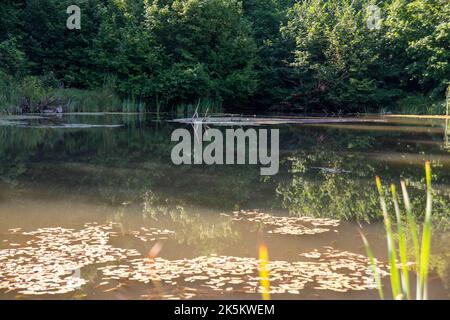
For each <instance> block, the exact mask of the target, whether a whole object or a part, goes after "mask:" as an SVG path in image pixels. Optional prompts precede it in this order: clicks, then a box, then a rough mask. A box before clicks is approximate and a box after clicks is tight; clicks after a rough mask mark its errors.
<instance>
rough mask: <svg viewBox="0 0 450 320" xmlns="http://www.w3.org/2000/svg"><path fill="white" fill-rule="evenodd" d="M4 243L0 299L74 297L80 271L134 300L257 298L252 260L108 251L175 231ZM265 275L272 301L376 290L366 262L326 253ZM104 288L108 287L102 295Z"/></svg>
mask: <svg viewBox="0 0 450 320" xmlns="http://www.w3.org/2000/svg"><path fill="white" fill-rule="evenodd" d="M232 220H234V221H253V222H259V223H262V224H264V225H265V226H267V227H268V229H269V232H272V233H279V234H280V233H281V234H296V235H298V234H314V233H322V232H326V231H329V230H330V229H331V228H336V227H337V226H339V221H337V220H331V219H315V218H309V217H300V218H297V217H276V216H271V215H268V214H265V213H260V212H258V211H239V212H235V213H234V215H233V216H232ZM9 235H10V236H12V237H13V238H14V237H15V238H14V239H15V242H19V243H12V242H8V241H7V240H5V241H7V242H4V243H3V244H2V247H0V292H4V293H8V292H17V293H19V294H22V295H48V294H66V293H70V292H74V291H76V290H78V289H80V288H81V287H82V286H83V285H86V284H87V283H88V281H87V280H86V279H83V278H82V277H81V275H80V273H79V270H81V268H83V267H87V266H91V265H93V266H94V267H95V268H96V270H98V271H99V272H100V275H101V281H100V284H99V285H97V286H96V287H95V288H96V289H98V290H102V291H103V292H108V291H112V290H118V289H120V288H122V287H125V286H128V285H129V284H133V283H135V284H141V285H144V286H145V285H148V286H149V288H150V291H148V290H147V292H149V293H148V294H147V295H141V298H163V299H189V298H193V297H196V296H203V295H206V294H235V293H236V294H244V295H245V294H259V293H260V292H261V290H262V289H261V288H260V284H259V283H260V280H261V279H260V278H259V274H258V268H259V264H260V261H259V260H258V259H257V258H253V257H235V256H220V255H215V254H211V255H203V256H198V257H194V258H189V259H188V258H185V259H179V260H168V259H164V258H162V257H154V256H150V257H147V258H146V257H144V256H143V255H142V254H141V253H140V252H138V251H137V250H136V249H124V248H119V247H115V246H113V245H112V244H111V243H110V240H111V239H112V238H115V237H122V236H132V237H134V238H137V239H139V240H142V241H144V242H148V241H153V242H156V241H159V240H164V239H168V238H169V237H171V236H175V232H174V231H171V230H167V229H158V228H150V227H141V228H140V229H139V230H137V231H127V232H124V231H123V227H122V228H121V227H120V225H119V224H115V223H107V224H97V223H87V224H85V225H84V227H83V228H81V229H79V230H76V229H67V228H61V227H57V228H40V229H37V230H35V231H31V232H23V231H22V230H21V229H20V228H17V229H10V230H9ZM17 238H20V239H19V240H24V241H17ZM5 246H6V247H5ZM378 268H379V270H378V272H379V273H381V274H385V273H386V272H385V271H383V270H384V269H385V268H384V266H382V265H381V264H378ZM267 269H268V271H269V274H270V293H272V294H300V293H301V291H302V290H303V289H305V288H311V289H316V290H332V291H336V292H347V291H350V290H366V289H371V288H374V287H375V283H374V277H373V274H372V272H373V269H372V268H371V266H370V262H369V260H368V259H367V258H366V257H365V256H363V255H359V254H355V253H351V252H348V251H340V250H336V249H334V248H332V247H324V248H323V249H321V250H320V251H319V250H314V251H312V252H305V253H302V254H300V255H299V260H298V261H283V260H274V261H269V263H268V265H267ZM77 272H78V273H77ZM106 285H107V286H108V287H109V286H111V285H112V286H113V287H110V288H108V289H102V288H105V286H106ZM152 288H163V289H164V290H161V291H159V290H153V291H152V290H151V289H152Z"/></svg>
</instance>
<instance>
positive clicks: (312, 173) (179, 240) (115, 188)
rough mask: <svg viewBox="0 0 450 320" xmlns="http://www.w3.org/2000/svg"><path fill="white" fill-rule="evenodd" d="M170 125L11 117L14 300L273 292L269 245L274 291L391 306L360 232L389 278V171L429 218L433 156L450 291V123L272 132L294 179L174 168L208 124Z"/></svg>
mask: <svg viewBox="0 0 450 320" xmlns="http://www.w3.org/2000/svg"><path fill="white" fill-rule="evenodd" d="M170 119H172V118H171V117H170V116H169V115H163V116H156V115H152V114H145V115H126V114H91V115H86V114H84V115H64V116H61V117H53V116H47V117H35V116H32V117H9V118H7V117H4V118H2V119H0V266H1V268H0V298H3V299H14V298H16V299H36V298H38V299H52V298H64V299H66V298H67V299H84V298H87V299H104V298H105V299H130V298H132V299H172V298H173V299H176V298H182V299H202V298H226V299H228V298H255V299H258V298H260V293H259V278H258V272H257V270H258V247H259V246H260V245H261V244H262V243H265V244H266V245H267V247H268V250H269V258H270V264H269V268H270V280H271V287H270V288H271V293H272V298H275V299H276V298H285V299H334V298H337V299H355V298H358V299H377V298H378V294H377V290H376V289H375V288H374V284H373V281H372V277H371V273H370V267H369V265H368V263H367V260H366V259H365V251H364V247H363V245H362V242H361V239H360V236H359V234H358V230H359V229H362V230H363V232H364V233H365V234H367V236H368V238H369V241H370V242H371V244H372V246H373V249H374V251H375V255H376V256H377V257H378V258H379V259H380V268H381V269H382V270H386V271H387V269H386V268H385V267H384V265H383V261H385V251H386V248H385V238H384V233H383V227H382V225H381V224H380V223H379V222H376V221H377V219H378V218H377V217H379V214H380V212H379V206H378V199H377V197H376V190H375V187H374V177H375V175H379V176H381V178H382V181H383V182H384V183H385V185H386V186H387V185H388V184H389V183H391V182H394V183H398V182H399V180H400V179H401V178H403V179H406V180H407V181H408V185H409V188H410V193H411V195H412V197H413V198H414V199H415V205H416V208H417V211H418V212H419V214H420V212H421V208H422V207H423V204H424V192H423V176H424V172H423V163H424V161H425V160H431V161H432V164H433V173H434V177H433V184H434V188H435V191H436V195H435V211H434V213H433V214H434V218H435V219H434V222H435V229H436V232H435V234H434V242H435V243H434V252H433V260H432V261H433V262H432V264H433V265H434V266H436V268H435V272H434V273H433V276H432V280H431V284H430V297H431V298H439V299H448V298H450V296H449V295H450V292H449V288H450V280H449V278H450V276H449V272H450V267H449V265H450V249H449V247H448V244H449V241H450V236H449V233H448V231H446V230H448V228H449V226H450V224H449V222H450V210H449V208H450V170H449V169H450V152H449V150H450V149H449V146H448V143H446V130H445V125H446V124H445V122H444V121H442V120H426V119H403V118H389V117H376V118H375V117H374V118H367V119H366V120H368V121H367V122H364V123H360V122H345V123H336V122H333V123H328V124H327V123H321V124H295V123H294V124H293V123H290V124H286V125H282V124H275V125H274V124H272V125H264V127H267V128H279V129H280V172H279V173H278V174H277V175H275V176H272V177H263V176H260V174H259V166H258V165H226V166H225V165H222V166H206V165H195V166H194V165H192V166H184V165H183V166H175V165H173V164H172V163H171V160H170V152H171V148H172V147H173V145H174V143H171V142H170V135H171V133H172V131H173V130H174V129H176V128H178V127H183V128H187V129H190V130H192V128H191V126H190V125H186V124H177V123H174V122H169V121H166V120H170ZM221 129H222V130H223V129H224V127H221ZM447 141H448V140H447ZM312 217H314V218H312ZM368 221H372V222H371V223H370V224H368V223H367V222H368ZM378 221H379V219H378ZM384 282H385V283H386V284H387V283H388V277H385V278H384ZM386 291H387V290H386Z"/></svg>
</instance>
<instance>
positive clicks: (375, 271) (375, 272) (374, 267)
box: [360, 232, 384, 300]
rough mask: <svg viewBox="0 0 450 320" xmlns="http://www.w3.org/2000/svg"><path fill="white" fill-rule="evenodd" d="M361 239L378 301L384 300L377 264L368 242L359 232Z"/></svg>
mask: <svg viewBox="0 0 450 320" xmlns="http://www.w3.org/2000/svg"><path fill="white" fill-rule="evenodd" d="M360 234H361V238H362V239H363V242H364V246H365V247H366V252H367V256H368V257H369V261H370V265H371V267H372V272H373V276H374V278H375V283H376V285H377V288H378V294H379V295H380V299H381V300H384V293H383V284H382V283H381V276H380V273H379V272H378V267H377V264H376V263H375V257H374V256H373V252H372V249H371V248H370V245H369V242H368V241H367V239H366V237H365V236H364V234H363V233H362V232H360Z"/></svg>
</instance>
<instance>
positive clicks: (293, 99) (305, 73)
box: [0, 0, 450, 113]
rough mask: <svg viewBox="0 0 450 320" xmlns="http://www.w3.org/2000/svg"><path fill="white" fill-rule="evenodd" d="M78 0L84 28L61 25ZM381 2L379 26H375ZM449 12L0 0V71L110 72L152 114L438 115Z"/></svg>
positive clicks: (345, 4)
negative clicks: (221, 109)
mask: <svg viewBox="0 0 450 320" xmlns="http://www.w3.org/2000/svg"><path fill="white" fill-rule="evenodd" d="M72 4H76V5H78V6H79V7H80V8H81V30H69V29H67V27H66V20H67V18H68V14H67V12H66V9H67V7H68V6H69V5H72ZM375 4H376V5H378V6H379V7H380V9H381V11H380V12H381V19H382V20H381V28H379V29H376V28H375V29H369V28H368V26H367V21H368V20H367V19H368V18H369V17H368V15H369V12H368V10H367V8H368V6H369V5H375ZM449 14H450V6H449V5H448V1H447V0H384V1H378V2H376V1H374V0H354V1H350V0H329V1H321V0H305V1H300V2H295V1H291V0H242V1H239V0H120V1H119V0H103V1H94V0H5V1H4V3H2V11H1V13H0V74H1V77H2V78H3V79H5V78H6V75H8V77H13V78H14V79H15V83H21V82H22V81H23V79H24V78H25V77H26V76H36V77H39V78H40V79H48V78H52V79H53V80H55V81H53V84H52V85H51V88H53V89H55V88H58V87H70V88H73V89H80V90H90V91H94V92H95V91H96V90H97V89H98V88H101V87H102V86H103V83H104V81H105V77H109V76H113V77H115V79H116V80H117V81H116V82H115V87H114V88H112V89H113V90H114V92H115V93H116V94H117V95H118V96H119V97H120V98H122V99H126V100H132V101H143V102H145V104H146V106H147V109H148V110H161V109H164V108H166V109H167V108H171V107H172V106H175V105H179V104H189V103H196V101H198V100H199V99H207V100H210V101H215V103H219V104H220V103H224V104H225V105H236V106H240V105H258V106H260V107H269V106H277V107H282V108H284V109H288V110H302V111H306V112H336V111H351V112H355V111H356V112H360V111H363V112H365V111H378V110H379V109H381V108H383V109H386V106H387V105H388V106H389V107H388V109H391V110H394V111H401V112H408V111H410V110H409V109H408V106H407V105H408V104H409V102H411V101H413V100H414V99H415V98H410V97H417V101H419V100H420V102H421V103H418V104H417V105H418V107H417V108H415V109H413V110H412V111H414V112H416V113H425V112H440V111H441V109H440V107H435V106H439V103H438V102H439V100H442V98H443V96H444V91H445V88H446V87H447V85H448V83H449V81H450V79H449V75H450V63H449V61H450V50H449V47H450V23H449V22H448V16H449ZM397 102H398V103H399V107H396V106H395V103H397ZM405 105H406V108H405ZM431 105H433V107H430V106H431ZM0 108H6V107H5V103H3V102H2V106H1V107H0Z"/></svg>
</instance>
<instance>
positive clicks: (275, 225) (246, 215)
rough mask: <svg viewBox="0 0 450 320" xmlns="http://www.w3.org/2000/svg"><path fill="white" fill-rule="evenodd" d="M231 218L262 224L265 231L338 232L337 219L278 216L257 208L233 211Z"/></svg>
mask: <svg viewBox="0 0 450 320" xmlns="http://www.w3.org/2000/svg"><path fill="white" fill-rule="evenodd" d="M232 220H234V221H248V222H256V223H260V224H262V225H264V226H265V227H266V228H267V229H268V231H267V233H277V234H290V235H305V234H310V235H311V234H318V233H324V232H329V231H331V228H334V229H333V231H334V232H338V231H337V229H335V228H336V227H338V226H339V220H334V219H328V218H314V217H307V216H303V217H278V216H272V215H269V214H267V213H263V212H259V211H257V210H253V211H246V210H240V211H235V212H233V216H232Z"/></svg>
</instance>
